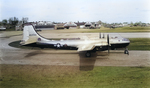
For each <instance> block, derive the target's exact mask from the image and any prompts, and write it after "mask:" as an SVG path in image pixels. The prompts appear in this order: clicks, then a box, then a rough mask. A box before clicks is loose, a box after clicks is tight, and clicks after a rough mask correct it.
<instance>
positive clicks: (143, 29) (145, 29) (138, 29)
mask: <svg viewBox="0 0 150 88" xmlns="http://www.w3.org/2000/svg"><path fill="white" fill-rule="evenodd" d="M60 31H61V32H63V30H60ZM67 32H75V33H96V32H103V33H107V32H112V33H113V32H117V33H119V32H123V33H127V32H150V27H121V28H115V29H110V28H105V27H101V28H100V29H76V31H73V30H72V29H71V30H67Z"/></svg>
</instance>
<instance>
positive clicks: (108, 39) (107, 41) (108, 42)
mask: <svg viewBox="0 0 150 88" xmlns="http://www.w3.org/2000/svg"><path fill="white" fill-rule="evenodd" d="M107 43H108V47H107V48H108V53H109V34H107Z"/></svg>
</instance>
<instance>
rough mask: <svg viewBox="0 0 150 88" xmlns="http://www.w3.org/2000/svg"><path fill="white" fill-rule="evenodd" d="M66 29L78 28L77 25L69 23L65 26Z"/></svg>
mask: <svg viewBox="0 0 150 88" xmlns="http://www.w3.org/2000/svg"><path fill="white" fill-rule="evenodd" d="M64 28H66V29H75V28H77V24H75V23H74V22H67V23H66V24H65V25H64Z"/></svg>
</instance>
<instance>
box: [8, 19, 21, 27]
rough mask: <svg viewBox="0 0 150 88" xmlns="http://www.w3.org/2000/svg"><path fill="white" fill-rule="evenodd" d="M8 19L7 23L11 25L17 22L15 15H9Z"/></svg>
mask: <svg viewBox="0 0 150 88" xmlns="http://www.w3.org/2000/svg"><path fill="white" fill-rule="evenodd" d="M8 21H9V24H10V25H12V26H16V25H17V23H18V22H19V20H18V18H16V17H11V18H9V20H8Z"/></svg>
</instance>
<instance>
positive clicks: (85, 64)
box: [79, 52, 97, 71]
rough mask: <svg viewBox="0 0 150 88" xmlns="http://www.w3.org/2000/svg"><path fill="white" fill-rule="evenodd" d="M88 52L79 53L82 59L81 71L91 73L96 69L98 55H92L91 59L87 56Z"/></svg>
mask: <svg viewBox="0 0 150 88" xmlns="http://www.w3.org/2000/svg"><path fill="white" fill-rule="evenodd" d="M85 53H86V52H79V58H80V62H79V63H80V64H79V65H80V66H79V70H80V71H91V70H93V69H94V65H95V61H96V57H97V53H91V54H92V55H91V57H86V56H85Z"/></svg>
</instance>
